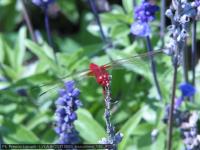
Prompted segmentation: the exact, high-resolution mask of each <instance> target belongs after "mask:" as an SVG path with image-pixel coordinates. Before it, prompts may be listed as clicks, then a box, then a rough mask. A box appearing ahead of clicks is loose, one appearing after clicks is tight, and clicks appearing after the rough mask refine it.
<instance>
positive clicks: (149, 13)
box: [131, 0, 162, 100]
mask: <svg viewBox="0 0 200 150" xmlns="http://www.w3.org/2000/svg"><path fill="white" fill-rule="evenodd" d="M158 10H159V7H158V6H157V5H154V4H152V3H151V2H149V1H148V0H143V1H142V4H141V5H140V6H137V7H136V8H135V19H136V22H134V23H133V24H132V25H131V33H132V34H134V35H137V36H141V37H145V38H146V45H147V49H148V51H149V52H152V51H153V48H152V45H151V40H150V33H151V30H150V26H149V22H151V21H153V20H154V19H155V13H156V12H157V11H158ZM149 60H150V63H151V71H152V74H153V79H154V83H155V86H156V88H157V92H158V95H159V99H160V100H161V99H162V94H161V90H160V86H159V83H158V79H157V75H156V64H155V61H154V59H153V56H149Z"/></svg>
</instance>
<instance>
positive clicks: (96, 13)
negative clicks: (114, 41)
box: [88, 0, 107, 43]
mask: <svg viewBox="0 0 200 150" xmlns="http://www.w3.org/2000/svg"><path fill="white" fill-rule="evenodd" d="M88 3H89V5H90V7H91V10H92V12H93V15H94V16H95V19H96V22H97V24H98V26H99V30H100V34H101V39H102V41H103V42H104V43H107V39H106V36H105V33H104V31H103V28H102V25H101V21H100V18H99V14H98V12H97V8H96V4H95V1H94V0H88Z"/></svg>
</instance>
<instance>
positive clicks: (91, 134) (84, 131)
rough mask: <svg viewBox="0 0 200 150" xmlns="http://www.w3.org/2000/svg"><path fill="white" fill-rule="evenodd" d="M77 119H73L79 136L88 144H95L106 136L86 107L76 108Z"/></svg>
mask: <svg viewBox="0 0 200 150" xmlns="http://www.w3.org/2000/svg"><path fill="white" fill-rule="evenodd" d="M77 113H78V120H77V121H75V126H76V129H77V130H78V131H79V134H80V136H81V137H82V138H83V139H84V140H85V141H86V142H88V143H90V144H97V143H98V141H99V140H101V139H102V138H103V137H105V136H106V133H105V130H104V129H103V127H102V126H101V125H100V124H99V123H98V122H97V121H96V120H95V119H94V118H93V117H92V115H91V114H90V112H88V111H87V110H86V109H79V110H78V112H77Z"/></svg>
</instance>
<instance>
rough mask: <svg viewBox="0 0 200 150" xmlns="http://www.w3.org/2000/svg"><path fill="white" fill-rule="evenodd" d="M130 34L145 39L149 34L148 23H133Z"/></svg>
mask: <svg viewBox="0 0 200 150" xmlns="http://www.w3.org/2000/svg"><path fill="white" fill-rule="evenodd" d="M131 33H132V34H134V35H137V36H141V37H146V36H149V35H150V33H151V29H150V27H149V25H148V23H146V22H144V23H142V22H135V23H133V24H132V25H131Z"/></svg>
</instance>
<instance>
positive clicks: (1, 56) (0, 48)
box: [0, 35, 5, 63]
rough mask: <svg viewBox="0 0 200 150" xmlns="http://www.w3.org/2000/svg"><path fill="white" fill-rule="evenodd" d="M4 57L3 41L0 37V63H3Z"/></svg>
mask: <svg viewBox="0 0 200 150" xmlns="http://www.w3.org/2000/svg"><path fill="white" fill-rule="evenodd" d="M4 57H5V49H4V41H3V38H2V36H1V35H0V63H2V62H3V61H4Z"/></svg>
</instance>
